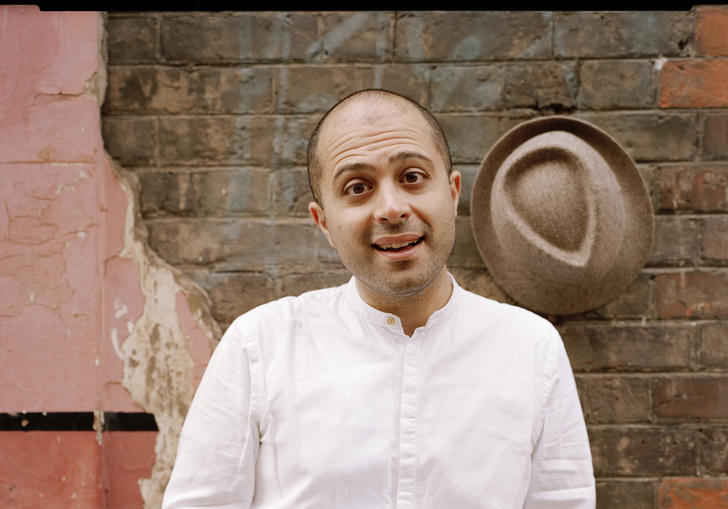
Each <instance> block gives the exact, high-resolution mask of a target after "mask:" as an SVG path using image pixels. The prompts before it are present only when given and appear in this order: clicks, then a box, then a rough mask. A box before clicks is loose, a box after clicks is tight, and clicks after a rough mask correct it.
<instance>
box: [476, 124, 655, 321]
mask: <svg viewBox="0 0 728 509" xmlns="http://www.w3.org/2000/svg"><path fill="white" fill-rule="evenodd" d="M470 216H471V221H472V226H473V234H474V235H475V243H476V245H477V247H478V251H479V252H480V255H481V256H482V257H483V260H484V261H485V264H486V266H487V267H488V270H489V271H490V273H491V275H492V276H493V278H494V279H495V281H496V282H497V283H498V285H499V286H500V287H501V288H502V289H503V290H504V291H505V292H506V293H508V295H510V296H511V297H512V298H513V299H515V300H516V302H518V303H519V304H520V305H522V306H524V307H526V308H529V309H532V310H534V311H538V312H541V313H547V314H559V315H562V314H571V313H580V312H582V311H586V310H589V309H593V308H596V307H598V306H600V305H602V304H604V303H606V302H609V301H610V300H612V299H614V298H615V297H616V296H617V295H619V294H620V293H621V292H622V291H623V290H624V289H625V288H627V287H628V286H629V285H630V283H631V282H632V281H633V280H634V278H635V277H636V276H637V273H638V272H639V270H640V269H641V268H642V266H643V265H644V263H645V260H646V259H647V256H648V254H649V251H650V246H651V244H652V232H653V217H652V205H651V203H650V198H649V195H648V193H647V189H646V187H645V184H644V182H643V181H642V178H641V177H640V174H639V172H638V170H637V167H636V166H635V164H634V161H632V159H631V158H630V157H629V155H628V154H627V153H626V152H625V150H624V149H623V148H622V147H621V146H620V145H619V143H617V142H616V141H615V140H614V139H613V138H612V137H611V136H609V135H608V134H607V133H605V132H604V131H602V130H601V129H599V128H598V127H596V126H594V125H593V124H590V123H588V122H585V121H583V120H578V119H576V118H572V117H564V116H552V117H543V118H537V119H534V120H529V121H526V122H523V123H521V124H519V125H517V126H516V127H514V128H513V129H511V130H510V131H508V132H507V133H506V134H505V135H503V137H501V138H500V139H499V140H498V141H497V142H496V143H495V145H493V147H492V148H491V149H490V151H489V152H488V154H487V155H486V156H485V159H483V163H482V164H481V166H480V169H479V171H478V174H477V176H476V178H475V182H474V183H473V191H472V195H471V199H470Z"/></svg>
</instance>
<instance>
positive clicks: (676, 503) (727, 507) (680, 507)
mask: <svg viewBox="0 0 728 509" xmlns="http://www.w3.org/2000/svg"><path fill="white" fill-rule="evenodd" d="M658 503H659V508H660V509H728V479H707V478H697V477H680V478H674V479H663V480H662V482H661V483H660V491H659V502H658Z"/></svg>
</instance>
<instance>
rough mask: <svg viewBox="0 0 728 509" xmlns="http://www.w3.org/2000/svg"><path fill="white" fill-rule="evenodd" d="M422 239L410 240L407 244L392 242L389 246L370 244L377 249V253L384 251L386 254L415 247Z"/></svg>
mask: <svg viewBox="0 0 728 509" xmlns="http://www.w3.org/2000/svg"><path fill="white" fill-rule="evenodd" d="M423 238H424V237H420V238H419V239H415V240H410V241H407V242H392V243H391V244H386V245H379V244H372V246H374V248H376V249H378V250H379V251H385V252H388V253H396V252H399V251H404V250H405V249H407V248H409V247H412V246H416V245H417V244H419V243H420V242H422V239H423Z"/></svg>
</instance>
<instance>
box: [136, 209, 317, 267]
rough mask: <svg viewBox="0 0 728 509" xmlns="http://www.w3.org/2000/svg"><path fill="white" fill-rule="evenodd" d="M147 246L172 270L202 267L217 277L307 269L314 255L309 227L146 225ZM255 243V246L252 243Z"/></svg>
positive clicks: (230, 223)
mask: <svg viewBox="0 0 728 509" xmlns="http://www.w3.org/2000/svg"><path fill="white" fill-rule="evenodd" d="M147 228H148V230H149V243H150V245H151V246H152V247H153V248H154V249H155V250H156V251H157V253H159V255H160V256H162V258H164V259H165V260H167V261H168V262H169V263H171V264H173V265H182V264H190V265H207V264H211V263H214V264H215V269H216V270H219V271H240V270H246V271H264V270H267V269H268V268H270V267H280V266H284V267H286V269H290V270H295V269H296V268H301V267H306V268H308V267H309V266H310V265H311V262H312V257H313V256H314V253H315V244H314V243H313V242H312V236H313V235H314V234H315V233H318V232H315V231H314V228H315V227H314V226H313V225H309V224H295V223H278V224H272V225H270V224H265V223H260V222H249V221H244V220H237V221H236V220H229V219H228V220H212V219H209V220H189V219H188V220H183V219H179V220H176V221H173V222H170V221H148V222H147ZM251 239H254V241H251Z"/></svg>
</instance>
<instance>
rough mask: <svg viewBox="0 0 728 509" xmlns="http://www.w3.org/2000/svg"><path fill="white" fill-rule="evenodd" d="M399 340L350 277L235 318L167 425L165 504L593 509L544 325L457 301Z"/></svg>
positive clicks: (574, 405) (556, 340) (568, 375)
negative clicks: (175, 445)
mask: <svg viewBox="0 0 728 509" xmlns="http://www.w3.org/2000/svg"><path fill="white" fill-rule="evenodd" d="M453 285H454V288H453V293H452V296H451V298H450V300H449V301H448V303H447V304H446V305H445V306H444V307H443V308H442V309H440V310H438V311H436V312H435V313H433V314H432V315H431V316H430V318H429V320H428V321H427V324H426V325H425V326H424V327H420V328H418V329H417V330H415V332H414V334H413V335H412V337H408V336H406V335H405V334H404V332H403V330H402V326H401V323H400V321H399V318H397V317H396V316H393V315H389V314H387V313H383V312H381V311H378V310H376V309H374V308H372V307H370V306H369V305H367V304H366V303H365V302H364V301H363V300H362V299H361V297H360V296H359V294H358V292H357V289H356V282H355V280H354V278H352V279H351V280H350V281H349V282H348V283H347V284H345V285H343V286H340V287H338V288H329V289H325V290H317V291H313V292H308V293H305V294H303V295H301V296H299V297H285V298H282V299H280V300H277V301H274V302H270V303H268V304H265V305H263V306H260V307H258V308H256V309H253V310H251V311H249V312H248V313H246V314H244V315H242V316H240V317H239V318H238V319H237V320H235V322H234V323H233V324H232V325H231V326H230V328H229V329H228V330H227V332H226V333H225V335H224V336H223V338H222V340H221V342H220V344H219V345H218V347H217V349H216V350H215V352H214V354H213V356H212V358H211V359H210V363H209V365H208V368H207V370H206V372H205V375H204V377H203V379H202V381H201V383H200V386H199V388H198V390H197V393H196V395H195V398H194V401H193V403H192V405H191V407H190V410H189V413H188V415H187V419H186V421H185V424H184V427H183V429H182V434H181V437H180V442H179V449H178V453H177V460H176V463H175V466H174V470H173V473H172V477H171V480H170V482H169V485H168V487H167V491H166V493H165V497H164V504H163V507H164V508H165V509H176V508H190V507H203V506H204V507H225V508H233V507H235V508H266V509H268V508H281V509H283V508H286V509H287V508H296V509H303V508H312V509H333V508H337V509H339V508H345V509H357V508H361V509H378V508H383V509H384V508H395V507H396V508H397V509H405V508H422V509H450V508H452V509H469V508H492V509H511V508H513V509H520V508H529V509H533V508H563V509H565V508H569V509H577V508H578V509H582V508H584V509H592V508H593V507H594V506H595V492H594V476H593V472H592V463H591V454H590V451H589V443H588V438H587V434H586V427H585V425H584V419H583V416H582V412H581V407H580V404H579V399H578V396H577V392H576V386H575V383H574V376H573V374H572V372H571V368H570V365H569V361H568V358H567V356H566V352H565V350H564V347H563V344H562V341H561V338H560V337H559V335H558V332H557V331H556V330H555V329H554V328H553V326H552V325H551V324H550V323H549V322H548V321H547V320H544V319H543V318H541V317H539V316H538V315H535V314H533V313H531V312H529V311H526V310H523V309H520V308H517V307H514V306H509V305H506V304H500V303H497V302H494V301H492V300H488V299H485V298H483V297H480V296H478V295H475V294H473V293H470V292H468V291H466V290H464V289H462V288H461V287H459V286H458V285H457V283H455V281H454V280H453Z"/></svg>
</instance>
